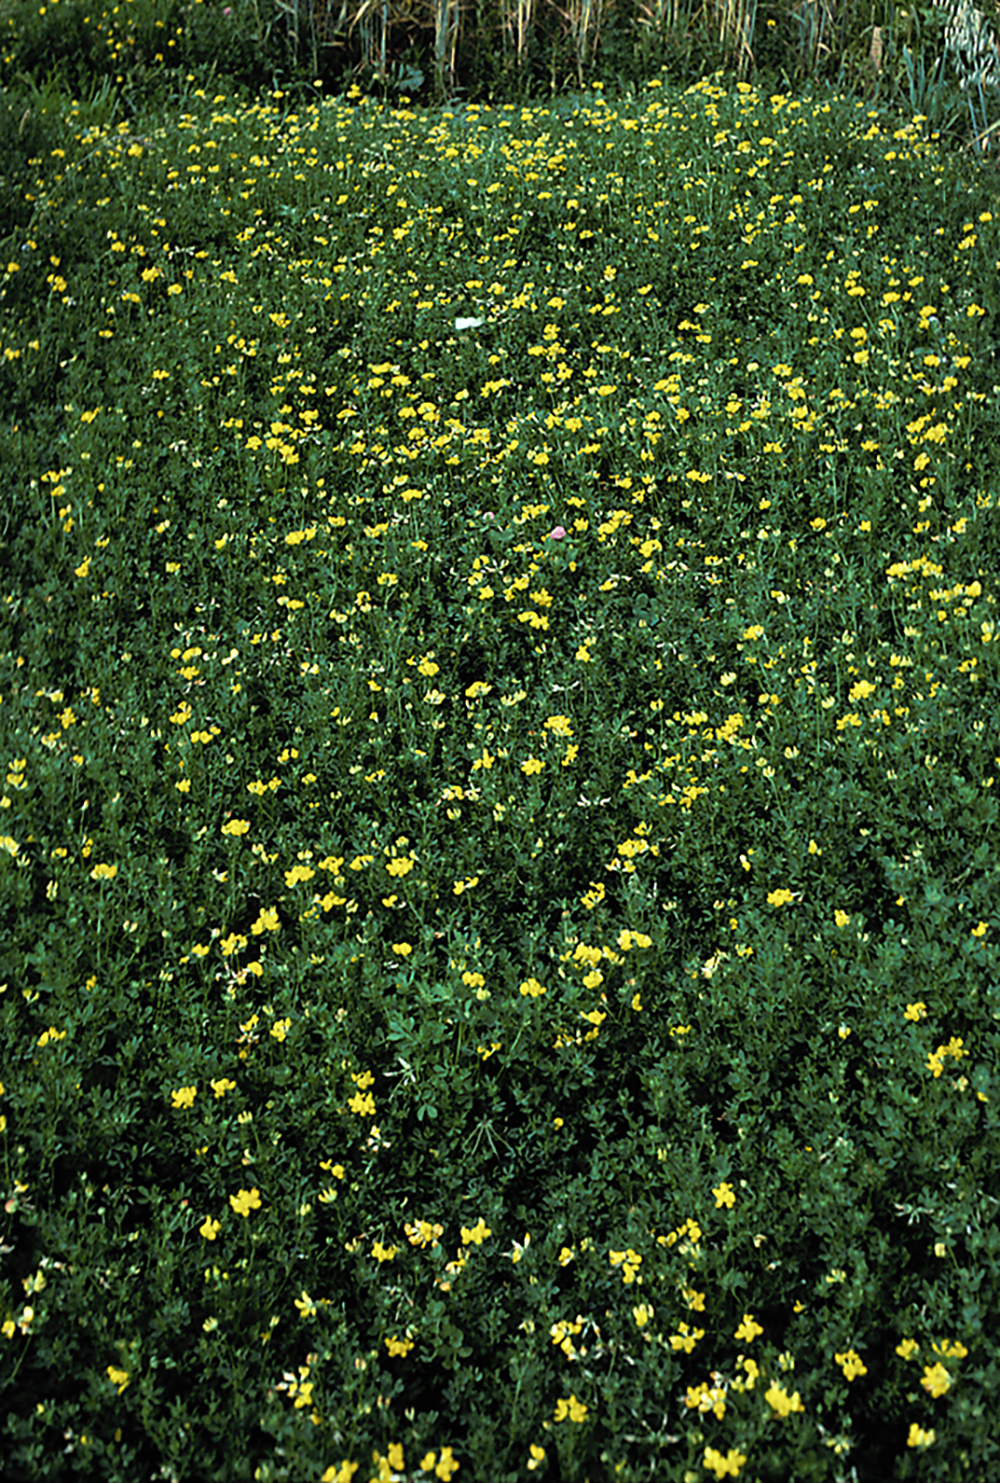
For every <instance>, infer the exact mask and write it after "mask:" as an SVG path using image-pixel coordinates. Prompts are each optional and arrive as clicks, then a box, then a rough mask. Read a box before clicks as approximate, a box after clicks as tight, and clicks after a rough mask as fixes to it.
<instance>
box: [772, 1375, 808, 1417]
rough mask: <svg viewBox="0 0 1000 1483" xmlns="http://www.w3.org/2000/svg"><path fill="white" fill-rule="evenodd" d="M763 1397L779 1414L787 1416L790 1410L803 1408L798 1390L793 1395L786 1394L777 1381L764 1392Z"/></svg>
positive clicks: (801, 1409) (802, 1409)
mask: <svg viewBox="0 0 1000 1483" xmlns="http://www.w3.org/2000/svg"><path fill="white" fill-rule="evenodd" d="M764 1399H765V1401H767V1403H768V1405H769V1406H770V1407H771V1408H772V1409H773V1410H774V1411H776V1412H777V1414H778V1415H779V1416H787V1415H788V1414H789V1412H791V1411H804V1410H805V1406H803V1404H802V1398H801V1396H800V1395H799V1393H798V1391H796V1392H795V1394H794V1395H788V1394H787V1393H786V1392H785V1391H784V1390H782V1388H781V1386H780V1385H778V1384H777V1383H775V1384H773V1385H772V1386H771V1388H770V1389H769V1390H767V1391H765V1392H764Z"/></svg>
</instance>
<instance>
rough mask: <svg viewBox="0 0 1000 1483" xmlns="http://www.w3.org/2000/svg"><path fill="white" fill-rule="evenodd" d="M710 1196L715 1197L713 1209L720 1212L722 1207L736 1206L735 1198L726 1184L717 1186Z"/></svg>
mask: <svg viewBox="0 0 1000 1483" xmlns="http://www.w3.org/2000/svg"><path fill="white" fill-rule="evenodd" d="M712 1194H713V1195H714V1196H715V1208H716V1209H717V1210H721V1209H722V1207H723V1205H726V1206H730V1207H731V1206H733V1205H735V1204H736V1196H735V1195H734V1194H733V1191H732V1190H731V1189H730V1187H729V1185H728V1184H720V1185H717V1186H716V1187H715V1189H713V1191H712Z"/></svg>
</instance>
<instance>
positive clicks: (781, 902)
mask: <svg viewBox="0 0 1000 1483" xmlns="http://www.w3.org/2000/svg"><path fill="white" fill-rule="evenodd" d="M794 900H795V897H794V896H793V895H792V893H791V891H788V890H786V889H785V887H784V886H782V888H781V890H779V891H769V892H768V896H767V902H768V905H769V906H787V905H788V903H789V902H790V901H794Z"/></svg>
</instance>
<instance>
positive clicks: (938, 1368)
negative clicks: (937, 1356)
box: [920, 1360, 951, 1400]
mask: <svg viewBox="0 0 1000 1483" xmlns="http://www.w3.org/2000/svg"><path fill="white" fill-rule="evenodd" d="M920 1383H921V1385H922V1386H923V1387H924V1389H925V1390H926V1391H928V1392H929V1394H930V1395H932V1396H933V1397H934V1399H935V1400H937V1398H938V1397H939V1396H942V1395H944V1393H945V1391H946V1390H950V1388H951V1376H950V1375H949V1374H948V1371H947V1370H946V1369H945V1367H944V1365H943V1364H942V1363H941V1362H940V1360H939V1361H938V1363H937V1364H936V1365H924V1378H923V1379H922V1380H921V1382H920Z"/></svg>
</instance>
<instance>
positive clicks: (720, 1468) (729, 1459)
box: [703, 1447, 746, 1479]
mask: <svg viewBox="0 0 1000 1483" xmlns="http://www.w3.org/2000/svg"><path fill="white" fill-rule="evenodd" d="M703 1462H704V1465H705V1467H706V1468H708V1470H709V1472H710V1473H714V1474H715V1476H716V1477H717V1478H719V1479H721V1478H736V1477H738V1476H739V1471H740V1468H741V1467H742V1466H743V1464H744V1463H745V1462H746V1458H745V1457H744V1455H743V1453H742V1452H737V1451H736V1450H735V1449H734V1448H730V1450H729V1451H728V1452H727V1453H726V1455H725V1457H723V1455H722V1453H721V1452H717V1451H716V1450H715V1448H714V1447H706V1448H705V1456H704V1458H703Z"/></svg>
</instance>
